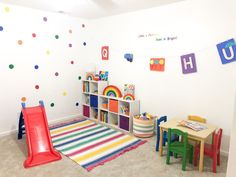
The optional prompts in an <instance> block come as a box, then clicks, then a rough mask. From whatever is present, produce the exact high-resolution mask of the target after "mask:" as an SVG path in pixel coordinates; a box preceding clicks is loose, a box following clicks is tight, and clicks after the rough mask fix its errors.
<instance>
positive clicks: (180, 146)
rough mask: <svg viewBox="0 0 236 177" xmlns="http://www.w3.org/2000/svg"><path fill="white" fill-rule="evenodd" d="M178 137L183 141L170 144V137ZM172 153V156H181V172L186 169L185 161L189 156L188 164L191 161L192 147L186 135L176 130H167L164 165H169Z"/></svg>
mask: <svg viewBox="0 0 236 177" xmlns="http://www.w3.org/2000/svg"><path fill="white" fill-rule="evenodd" d="M173 135H178V136H179V137H181V138H182V140H183V141H181V142H179V141H174V142H171V136H173ZM171 153H174V156H175V157H177V156H178V155H181V156H182V170H183V171H185V169H186V159H187V157H188V156H189V163H192V161H193V146H192V145H190V144H189V143H188V133H186V132H182V131H181V130H178V129H171V128H169V129H168V144H167V158H166V164H170V155H171Z"/></svg>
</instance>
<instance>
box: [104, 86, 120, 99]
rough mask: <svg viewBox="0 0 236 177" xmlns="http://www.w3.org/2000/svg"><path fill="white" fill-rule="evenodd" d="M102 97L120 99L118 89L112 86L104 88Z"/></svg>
mask: <svg viewBox="0 0 236 177" xmlns="http://www.w3.org/2000/svg"><path fill="white" fill-rule="evenodd" d="M103 95H106V96H111V97H117V98H121V97H122V94H121V91H120V89H119V88H118V87H116V86H114V85H108V86H106V87H105V89H104V90H103Z"/></svg>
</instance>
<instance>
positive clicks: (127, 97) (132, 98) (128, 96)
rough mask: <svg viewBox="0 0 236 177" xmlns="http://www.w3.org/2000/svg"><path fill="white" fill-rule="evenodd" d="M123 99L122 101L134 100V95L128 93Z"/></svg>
mask: <svg viewBox="0 0 236 177" xmlns="http://www.w3.org/2000/svg"><path fill="white" fill-rule="evenodd" d="M123 98H124V100H135V98H134V95H132V94H130V93H128V94H126V95H124V97H123Z"/></svg>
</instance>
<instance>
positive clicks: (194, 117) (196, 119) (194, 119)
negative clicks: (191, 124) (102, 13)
mask: <svg viewBox="0 0 236 177" xmlns="http://www.w3.org/2000/svg"><path fill="white" fill-rule="evenodd" d="M188 120H192V121H196V122H201V123H206V119H205V118H202V117H200V116H195V115H189V116H188Z"/></svg>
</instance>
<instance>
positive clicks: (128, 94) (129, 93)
mask: <svg viewBox="0 0 236 177" xmlns="http://www.w3.org/2000/svg"><path fill="white" fill-rule="evenodd" d="M134 94H135V85H133V84H125V85H124V97H123V99H124V100H135V96H134Z"/></svg>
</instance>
